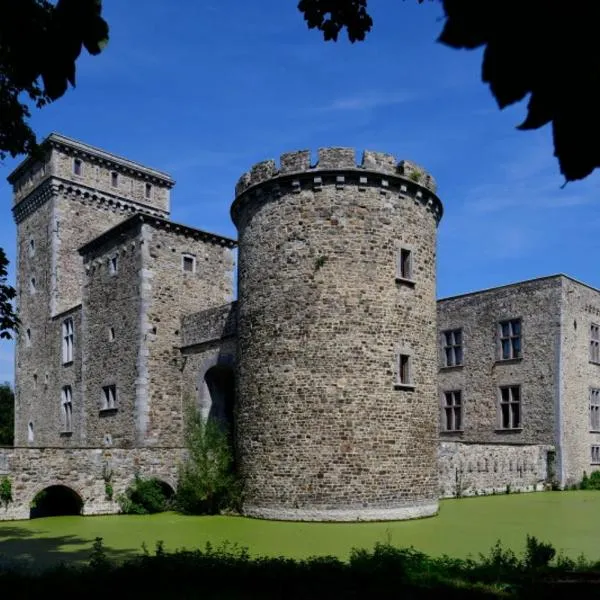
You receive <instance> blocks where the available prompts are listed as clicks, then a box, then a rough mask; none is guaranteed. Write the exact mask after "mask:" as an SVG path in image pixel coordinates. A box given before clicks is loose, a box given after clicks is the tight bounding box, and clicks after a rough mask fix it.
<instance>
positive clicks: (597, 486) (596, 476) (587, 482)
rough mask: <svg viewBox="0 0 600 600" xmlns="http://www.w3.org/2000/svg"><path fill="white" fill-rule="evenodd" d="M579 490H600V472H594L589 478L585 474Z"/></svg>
mask: <svg viewBox="0 0 600 600" xmlns="http://www.w3.org/2000/svg"><path fill="white" fill-rule="evenodd" d="M579 488H580V489H582V490H600V471H592V473H591V474H590V475H589V477H588V475H587V473H585V472H584V473H583V479H582V480H581V483H580V484H579Z"/></svg>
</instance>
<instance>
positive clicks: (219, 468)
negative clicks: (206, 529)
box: [175, 411, 241, 515]
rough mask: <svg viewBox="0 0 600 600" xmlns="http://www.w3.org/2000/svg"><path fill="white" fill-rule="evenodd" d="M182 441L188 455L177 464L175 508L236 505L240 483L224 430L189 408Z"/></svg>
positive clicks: (212, 510) (197, 510)
mask: <svg viewBox="0 0 600 600" xmlns="http://www.w3.org/2000/svg"><path fill="white" fill-rule="evenodd" d="M185 443H186V448H187V451H188V458H187V461H186V462H184V463H183V464H182V465H180V468H179V481H178V484H177V493H176V496H175V508H176V509H177V510H178V511H180V512H182V513H184V514H192V515H201V514H216V513H218V512H220V511H222V510H224V509H230V510H237V509H239V505H240V503H241V501H240V485H239V482H238V481H237V479H236V477H235V474H234V471H233V452H232V449H231V444H230V441H229V436H228V434H227V432H226V431H224V430H223V428H222V426H221V425H220V424H219V423H215V422H214V421H205V420H204V419H203V417H202V415H200V413H198V412H197V411H190V412H189V413H188V418H187V426H186V434H185Z"/></svg>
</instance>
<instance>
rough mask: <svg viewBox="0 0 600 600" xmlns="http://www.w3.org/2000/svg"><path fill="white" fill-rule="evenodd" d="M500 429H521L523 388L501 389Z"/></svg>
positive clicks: (514, 386)
mask: <svg viewBox="0 0 600 600" xmlns="http://www.w3.org/2000/svg"><path fill="white" fill-rule="evenodd" d="M499 420H500V429H521V387H520V386H518V385H508V386H504V387H501V388H500V419H499Z"/></svg>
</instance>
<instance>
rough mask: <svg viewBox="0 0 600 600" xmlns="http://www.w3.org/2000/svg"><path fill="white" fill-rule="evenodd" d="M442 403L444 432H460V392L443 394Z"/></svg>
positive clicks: (453, 391) (454, 391)
mask: <svg viewBox="0 0 600 600" xmlns="http://www.w3.org/2000/svg"><path fill="white" fill-rule="evenodd" d="M443 402H444V406H443V409H444V410H443V413H444V414H443V429H444V431H462V392H461V391H460V390H452V391H450V392H444V398H443Z"/></svg>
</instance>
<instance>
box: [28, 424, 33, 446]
mask: <svg viewBox="0 0 600 600" xmlns="http://www.w3.org/2000/svg"><path fill="white" fill-rule="evenodd" d="M27 441H28V442H29V443H31V442H33V422H32V421H29V423H28V424H27Z"/></svg>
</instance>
